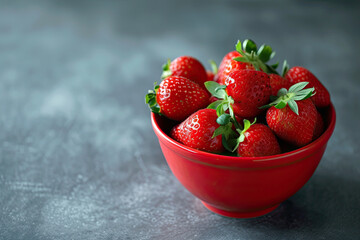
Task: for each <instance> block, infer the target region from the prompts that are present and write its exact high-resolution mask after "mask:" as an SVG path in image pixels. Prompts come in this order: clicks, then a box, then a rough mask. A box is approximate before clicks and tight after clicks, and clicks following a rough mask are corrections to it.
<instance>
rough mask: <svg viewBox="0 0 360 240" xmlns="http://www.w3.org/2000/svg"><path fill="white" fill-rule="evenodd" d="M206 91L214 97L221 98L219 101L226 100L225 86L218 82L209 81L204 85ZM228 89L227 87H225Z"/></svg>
mask: <svg viewBox="0 0 360 240" xmlns="http://www.w3.org/2000/svg"><path fill="white" fill-rule="evenodd" d="M204 84H205V87H206V89H207V90H208V91H209V92H210V93H211V95H212V96H214V97H216V98H219V99H224V98H225V96H226V92H225V90H224V87H222V86H224V85H220V84H218V83H217V82H214V81H207V82H205V83H204ZM225 88H226V86H225Z"/></svg>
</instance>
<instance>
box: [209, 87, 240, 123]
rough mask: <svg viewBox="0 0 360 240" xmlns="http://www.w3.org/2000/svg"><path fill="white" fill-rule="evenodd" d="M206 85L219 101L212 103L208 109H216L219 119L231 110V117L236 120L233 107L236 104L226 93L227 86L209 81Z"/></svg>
mask: <svg viewBox="0 0 360 240" xmlns="http://www.w3.org/2000/svg"><path fill="white" fill-rule="evenodd" d="M204 84H205V87H206V89H207V90H208V91H209V92H210V93H211V95H212V96H214V97H216V98H218V99H219V100H217V101H215V102H213V103H211V104H210V105H209V106H208V107H207V108H210V109H215V110H216V113H217V115H218V116H219V117H220V116H221V115H223V114H224V113H225V112H226V111H227V110H229V113H230V116H231V117H232V118H234V119H235V114H234V110H233V107H232V104H234V99H233V98H232V97H231V96H229V95H228V94H227V93H226V91H225V89H226V85H220V84H218V83H217V82H214V81H207V82H205V83H204Z"/></svg>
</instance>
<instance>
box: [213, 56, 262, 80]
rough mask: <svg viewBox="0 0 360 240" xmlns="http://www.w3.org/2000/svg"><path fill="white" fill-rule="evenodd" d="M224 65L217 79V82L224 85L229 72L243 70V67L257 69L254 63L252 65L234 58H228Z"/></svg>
mask: <svg viewBox="0 0 360 240" xmlns="http://www.w3.org/2000/svg"><path fill="white" fill-rule="evenodd" d="M238 55H239V56H240V57H241V55H240V53H238ZM223 65H224V66H223V68H222V69H221V68H219V74H218V79H217V82H218V83H219V84H222V85H226V79H227V78H228V76H229V74H230V73H231V72H232V71H236V70H243V69H252V70H254V69H255V68H254V67H253V65H251V64H250V63H243V62H238V61H235V60H233V59H229V60H226V61H225V62H224V64H223Z"/></svg>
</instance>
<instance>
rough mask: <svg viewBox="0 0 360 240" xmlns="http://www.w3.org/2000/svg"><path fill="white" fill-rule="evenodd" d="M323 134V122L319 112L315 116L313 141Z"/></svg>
mask: <svg viewBox="0 0 360 240" xmlns="http://www.w3.org/2000/svg"><path fill="white" fill-rule="evenodd" d="M323 132H324V120H323V118H322V116H321V114H320V113H319V112H317V114H316V123H315V130H314V137H313V140H315V139H317V138H318V137H320V136H321V134H322V133H323Z"/></svg>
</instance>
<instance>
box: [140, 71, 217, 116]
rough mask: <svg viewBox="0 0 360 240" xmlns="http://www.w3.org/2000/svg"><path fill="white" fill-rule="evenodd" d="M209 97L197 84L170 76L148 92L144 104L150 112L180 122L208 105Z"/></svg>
mask: <svg viewBox="0 0 360 240" xmlns="http://www.w3.org/2000/svg"><path fill="white" fill-rule="evenodd" d="M209 98H210V95H209V94H208V92H207V91H206V90H204V89H202V88H201V87H200V86H199V85H198V84H196V83H194V82H192V81H190V80H189V79H187V78H184V77H178V76H171V77H168V78H166V79H164V80H163V81H162V82H161V83H160V86H155V91H151V90H150V91H149V93H148V94H147V95H146V97H145V102H146V103H147V104H149V107H150V109H151V111H153V112H155V113H160V114H163V115H165V116H166V117H168V118H170V119H173V120H176V121H182V120H184V119H185V118H187V117H188V116H190V115H191V114H192V113H194V112H195V111H197V110H199V109H201V108H205V107H206V106H207V105H208V104H209Z"/></svg>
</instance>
